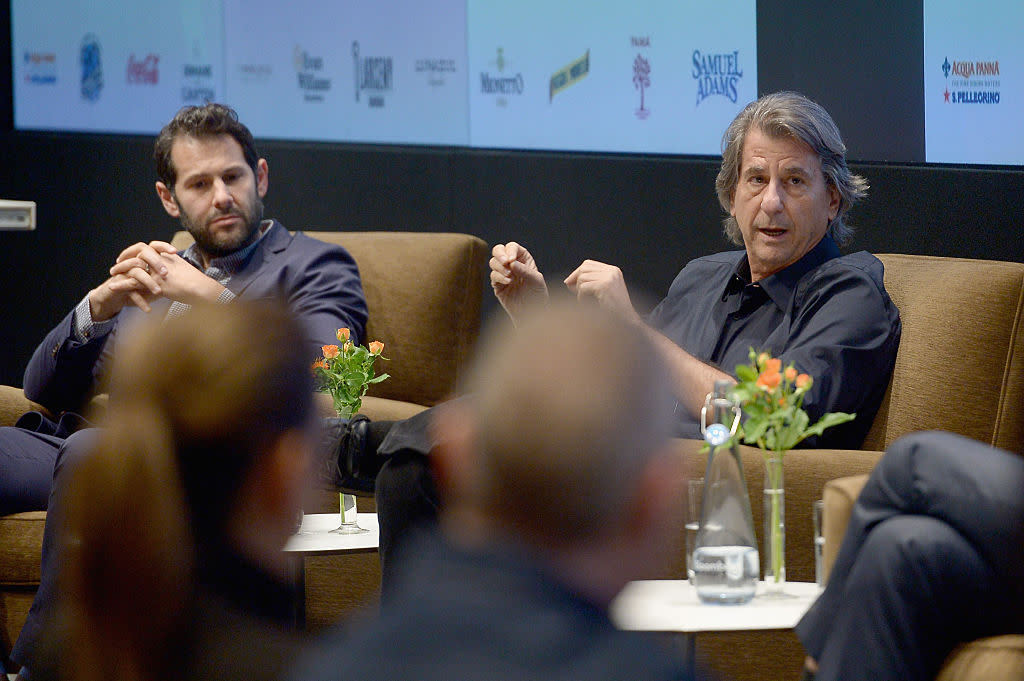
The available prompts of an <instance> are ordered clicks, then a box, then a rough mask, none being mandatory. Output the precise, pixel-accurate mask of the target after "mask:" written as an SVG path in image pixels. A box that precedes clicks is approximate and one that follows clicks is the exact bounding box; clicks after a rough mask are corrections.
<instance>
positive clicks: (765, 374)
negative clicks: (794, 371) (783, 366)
mask: <svg viewBox="0 0 1024 681" xmlns="http://www.w3.org/2000/svg"><path fill="white" fill-rule="evenodd" d="M781 380H782V374H780V373H779V372H778V371H769V370H767V369H765V370H764V371H762V372H761V375H760V376H758V377H757V385H759V386H761V387H762V388H767V389H768V390H775V388H776V387H778V385H779V382H780V381H781Z"/></svg>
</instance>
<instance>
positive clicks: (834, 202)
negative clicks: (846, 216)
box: [826, 183, 840, 222]
mask: <svg viewBox="0 0 1024 681" xmlns="http://www.w3.org/2000/svg"><path fill="white" fill-rule="evenodd" d="M826 189H828V221H829V222H832V221H833V220H835V219H836V216H837V215H839V202H840V197H839V190H838V189H836V187H835V186H833V185H832V184H831V183H829V184H828V185H826Z"/></svg>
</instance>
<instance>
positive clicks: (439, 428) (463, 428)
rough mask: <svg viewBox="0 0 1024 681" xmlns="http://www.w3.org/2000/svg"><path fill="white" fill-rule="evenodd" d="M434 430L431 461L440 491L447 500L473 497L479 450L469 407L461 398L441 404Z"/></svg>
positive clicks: (437, 408)
mask: <svg viewBox="0 0 1024 681" xmlns="http://www.w3.org/2000/svg"><path fill="white" fill-rule="evenodd" d="M431 430H432V432H433V434H434V437H433V439H434V442H435V443H436V444H435V445H434V448H433V449H432V450H431V457H430V463H431V467H432V470H433V473H434V479H435V481H436V482H437V488H438V491H439V492H440V493H441V495H442V496H443V497H444V499H445V501H446V502H448V501H461V500H465V499H467V498H469V497H472V496H473V490H474V487H475V479H476V471H477V465H478V453H477V442H476V430H475V426H474V421H473V418H472V413H471V411H470V409H469V408H468V407H467V406H466V405H465V404H464V403H463V402H462V401H461V400H449V401H447V402H444V403H442V404H441V405H439V406H437V407H435V413H434V419H433V421H432V423H431Z"/></svg>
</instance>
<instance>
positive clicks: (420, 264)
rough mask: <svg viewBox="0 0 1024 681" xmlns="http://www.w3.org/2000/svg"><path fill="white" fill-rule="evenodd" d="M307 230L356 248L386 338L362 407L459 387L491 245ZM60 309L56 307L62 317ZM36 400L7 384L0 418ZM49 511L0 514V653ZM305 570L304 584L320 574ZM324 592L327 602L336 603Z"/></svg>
mask: <svg viewBox="0 0 1024 681" xmlns="http://www.w3.org/2000/svg"><path fill="white" fill-rule="evenodd" d="M309 235H310V236H313V237H316V238H319V239H322V240H323V241H327V242H329V243H337V244H341V245H342V246H344V247H345V248H347V249H348V250H349V252H350V253H351V254H352V256H353V257H354V258H355V260H356V263H357V264H358V265H359V270H360V274H361V276H362V281H363V289H364V291H365V293H366V300H367V305H368V307H369V313H370V317H369V323H368V325H367V336H368V338H369V339H371V340H375V339H379V340H382V341H384V342H385V344H386V352H385V353H384V354H385V355H386V356H387V357H388V358H389V359H390V361H389V362H388V364H387V371H388V373H390V374H391V375H392V378H391V379H390V380H388V381H385V382H383V383H380V384H377V385H375V386H372V389H371V391H370V393H369V394H370V396H369V397H367V399H366V400H365V401H364V408H363V412H364V413H366V414H367V415H368V416H370V417H371V418H373V419H398V418H405V417H408V416H411V415H412V414H415V413H416V412H418V411H421V410H422V409H425V408H426V407H429V406H431V405H434V404H436V403H437V402H439V401H441V400H443V399H444V398H445V397H446V396H447V395H448V394H449V393H450V392H451V391H453V390H454V388H455V386H456V382H457V380H458V378H459V372H460V371H461V369H462V367H463V365H464V363H465V360H466V358H467V357H468V355H469V353H470V351H471V350H472V347H473V345H474V343H475V342H476V339H477V336H478V335H479V330H480V307H481V302H482V296H483V289H484V282H485V281H486V277H485V269H486V266H487V258H488V257H489V249H488V248H487V245H486V244H485V243H484V242H483V241H482V240H481V239H479V238H477V237H475V236H471V235H468V234H450V233H427V232H310V233H309ZM190 242H191V237H190V236H189V235H188V234H187V233H186V232H179V233H178V234H177V235H175V237H174V239H173V243H174V244H175V245H176V246H179V247H184V246H185V245H187V244H188V243H190ZM62 313H63V311H59V310H58V311H54V315H55V318H56V315H59V314H62ZM327 340H330V339H325V342H326V341H327ZM312 359H313V358H310V361H312ZM326 403H327V404H329V400H328V401H327V402H326ZM38 408H39V405H34V404H32V403H30V402H29V401H28V400H27V399H25V396H24V394H23V393H22V391H21V389H20V388H12V387H9V386H0V425H5V426H6V425H13V424H14V422H15V420H16V419H17V418H18V417H19V416H20V415H21V414H23V413H25V412H26V411H29V410H31V409H38ZM333 498H334V504H335V505H334V510H337V496H336V495H335V496H334V497H333ZM45 517H46V514H45V513H43V512H34V513H19V514H14V515H10V516H4V517H0V547H2V551H0V620H2V622H0V623H2V627H0V654H5V653H6V652H7V651H9V650H10V647H11V644H12V643H13V641H14V639H15V638H16V637H17V634H18V632H19V631H20V629H21V625H22V623H23V622H24V619H25V615H26V613H27V610H28V606H29V604H30V603H31V600H32V597H33V595H34V593H35V590H36V588H37V587H38V585H39V552H40V546H41V542H42V530H43V523H44V520H45ZM374 560H375V559H374ZM375 567H376V566H375V565H371V566H370V573H371V574H370V576H369V580H370V581H371V585H370V588H371V589H372V588H373V584H372V581H373V580H374V579H377V580H379V576H377V575H374V574H372V568H375ZM308 577H309V579H307V587H309V584H310V581H315V578H316V576H315V575H309V576H308ZM350 577H351V575H350ZM339 581H340V580H339ZM323 601H324V599H321V605H322V606H323V607H325V608H330V607H332V605H331V603H329V602H323ZM325 617H326V615H325Z"/></svg>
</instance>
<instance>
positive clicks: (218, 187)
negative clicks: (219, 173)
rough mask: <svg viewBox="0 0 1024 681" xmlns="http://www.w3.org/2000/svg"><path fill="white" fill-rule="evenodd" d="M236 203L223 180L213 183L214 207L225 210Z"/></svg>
mask: <svg viewBox="0 0 1024 681" xmlns="http://www.w3.org/2000/svg"><path fill="white" fill-rule="evenodd" d="M234 202H235V200H234V197H232V196H231V192H229V191H228V186H227V185H226V184H224V182H223V181H222V180H215V181H214V183H213V205H215V206H216V207H217V208H218V209H220V210H225V209H227V208H230V207H231V205H232V204H233V203H234Z"/></svg>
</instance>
